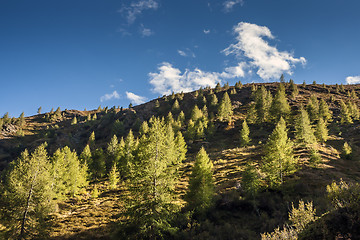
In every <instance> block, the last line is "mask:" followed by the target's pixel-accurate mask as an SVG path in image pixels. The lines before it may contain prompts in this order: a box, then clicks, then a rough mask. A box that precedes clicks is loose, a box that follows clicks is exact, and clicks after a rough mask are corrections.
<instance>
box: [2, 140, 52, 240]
mask: <svg viewBox="0 0 360 240" xmlns="http://www.w3.org/2000/svg"><path fill="white" fill-rule="evenodd" d="M45 147H46V145H45V144H42V145H40V146H39V147H38V148H36V149H35V151H34V152H33V153H32V154H31V155H29V153H28V151H27V150H25V151H24V152H23V153H22V154H21V156H20V157H19V158H18V159H16V160H14V161H13V162H12V163H10V166H9V169H8V171H7V173H6V178H5V182H4V188H5V192H4V193H3V194H2V195H1V200H2V202H3V203H4V205H3V206H2V208H3V209H6V210H5V211H4V212H3V216H2V223H3V224H4V225H5V226H6V227H7V229H9V231H10V232H9V234H10V235H9V239H33V238H35V237H37V238H39V237H40V238H46V236H44V235H43V236H41V233H44V232H45V231H44V227H45V226H44V225H45V224H44V223H45V221H44V219H45V218H46V216H47V215H48V214H49V213H51V212H53V211H54V210H55V204H56V203H55V201H53V198H54V192H53V191H52V187H51V186H52V182H53V181H52V178H51V175H50V169H51V164H50V162H49V160H48V155H47V151H46V149H45Z"/></svg>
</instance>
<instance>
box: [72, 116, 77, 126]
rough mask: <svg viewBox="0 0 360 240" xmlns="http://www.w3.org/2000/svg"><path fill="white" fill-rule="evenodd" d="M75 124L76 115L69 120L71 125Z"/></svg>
mask: <svg viewBox="0 0 360 240" xmlns="http://www.w3.org/2000/svg"><path fill="white" fill-rule="evenodd" d="M76 124H77V118H76V116H75V117H74V118H73V119H72V120H71V125H76Z"/></svg>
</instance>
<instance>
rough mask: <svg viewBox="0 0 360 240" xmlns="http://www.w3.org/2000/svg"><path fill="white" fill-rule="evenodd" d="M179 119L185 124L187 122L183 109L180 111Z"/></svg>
mask: <svg viewBox="0 0 360 240" xmlns="http://www.w3.org/2000/svg"><path fill="white" fill-rule="evenodd" d="M177 121H178V122H180V123H181V125H183V124H184V123H185V113H184V112H183V111H181V112H180V113H179V116H178V118H177Z"/></svg>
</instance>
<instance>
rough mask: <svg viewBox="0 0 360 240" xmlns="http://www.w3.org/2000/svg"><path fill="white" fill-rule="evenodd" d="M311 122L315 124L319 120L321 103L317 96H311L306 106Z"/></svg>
mask: <svg viewBox="0 0 360 240" xmlns="http://www.w3.org/2000/svg"><path fill="white" fill-rule="evenodd" d="M306 109H307V111H308V113H309V117H310V121H311V122H314V121H316V120H317V119H318V118H319V101H318V99H317V97H316V96H315V95H311V96H310V98H309V101H308V104H307V106H306Z"/></svg>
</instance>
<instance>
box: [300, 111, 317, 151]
mask: <svg viewBox="0 0 360 240" xmlns="http://www.w3.org/2000/svg"><path fill="white" fill-rule="evenodd" d="M295 138H296V139H297V141H298V142H300V143H303V144H305V145H312V144H314V143H316V138H315V135H314V130H313V129H312V127H311V124H310V119H309V115H308V113H307V112H306V111H305V110H304V109H303V108H300V112H299V114H298V115H297V118H296V121H295Z"/></svg>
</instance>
